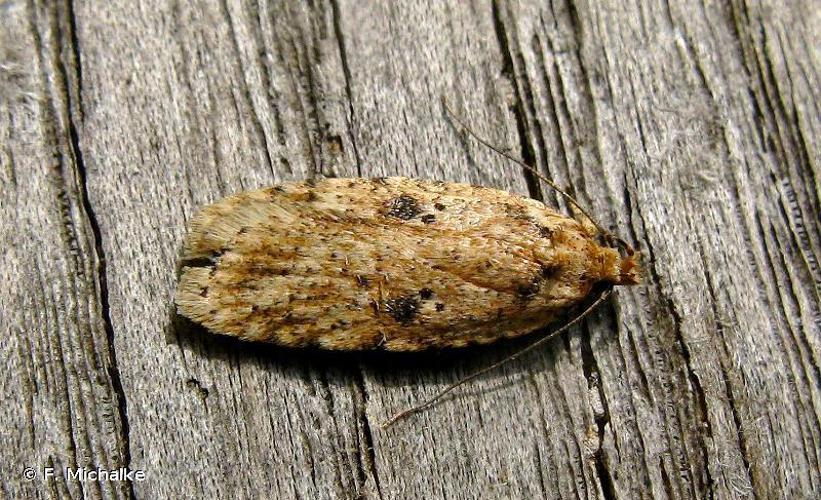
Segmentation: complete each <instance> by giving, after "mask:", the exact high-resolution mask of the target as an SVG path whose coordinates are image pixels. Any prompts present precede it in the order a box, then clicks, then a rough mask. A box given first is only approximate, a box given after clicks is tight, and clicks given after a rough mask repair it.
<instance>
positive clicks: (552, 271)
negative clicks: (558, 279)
mask: <svg viewBox="0 0 821 500" xmlns="http://www.w3.org/2000/svg"><path fill="white" fill-rule="evenodd" d="M561 270H562V267H561V266H559V265H556V264H552V265H543V266H542V277H543V278H545V279H551V278H554V277H555V276H556V275H557V274H559V271H561Z"/></svg>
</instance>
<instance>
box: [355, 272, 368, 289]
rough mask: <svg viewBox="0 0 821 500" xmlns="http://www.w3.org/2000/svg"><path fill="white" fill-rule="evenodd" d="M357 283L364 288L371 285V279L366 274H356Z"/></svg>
mask: <svg viewBox="0 0 821 500" xmlns="http://www.w3.org/2000/svg"><path fill="white" fill-rule="evenodd" d="M356 284H357V285H359V286H361V287H362V288H368V287H369V286H370V285H371V280H369V279H368V278H366V277H364V276H360V275H358V274H357V275H356Z"/></svg>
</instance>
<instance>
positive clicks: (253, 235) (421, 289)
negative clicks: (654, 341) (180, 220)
mask: <svg viewBox="0 0 821 500" xmlns="http://www.w3.org/2000/svg"><path fill="white" fill-rule="evenodd" d="M480 141H481V139H480ZM482 142H483V143H484V141H482ZM485 144H486V143H485ZM491 147H492V146H491ZM494 149H495V148H494ZM497 151H498V150H497ZM499 152H500V151H499ZM500 153H501V152H500ZM501 154H505V153H501ZM506 156H507V155H506ZM514 161H516V160H515V159H514ZM523 166H525V167H526V168H528V169H529V168H530V167H528V166H526V165H523ZM537 175H538V174H537ZM540 177H541V176H540ZM542 179H543V180H545V181H547V182H549V181H548V180H547V179H544V178H542ZM551 185H553V184H552V183H551ZM554 187H555V186H554ZM557 189H558V188H557ZM559 192H560V193H561V194H563V195H565V196H567V195H566V194H565V193H564V192H563V191H561V190H559ZM568 198H569V196H568ZM571 200H572V198H571ZM573 204H574V205H575V206H576V207H578V204H576V203H575V201H573ZM578 208H579V210H581V208H580V207H578ZM636 257H637V256H636V255H634V253H633V251H632V249H631V248H630V247H629V246H628V245H627V244H625V243H623V242H622V241H621V240H619V239H617V238H615V237H613V236H612V235H610V234H609V233H607V232H605V231H603V230H602V229H601V227H600V226H598V225H597V224H595V223H594V222H592V219H584V220H583V221H579V220H576V219H574V218H570V217H567V216H565V215H562V214H560V213H557V212H556V211H553V210H551V209H549V208H547V207H546V206H545V205H544V204H543V203H541V202H539V201H537V200H533V199H529V198H525V197H522V196H518V195H514V194H510V193H507V192H505V191H500V190H497V189H490V188H486V187H481V186H471V185H467V184H458V183H446V182H438V181H429V180H421V179H409V178H403V177H388V178H377V179H361V178H351V179H321V180H315V181H311V180H309V181H303V182H293V183H286V184H282V185H279V186H275V187H271V188H267V189H261V190H256V191H247V192H243V193H239V194H237V195H234V196H230V197H228V198H225V199H223V200H220V201H218V202H216V203H214V204H211V205H208V206H206V207H204V208H203V209H202V210H201V211H200V212H199V214H198V215H197V216H196V217H195V218H194V219H193V221H192V222H191V224H190V231H189V234H188V237H187V240H186V242H185V249H184V257H183V267H182V270H181V277H180V280H179V287H178V291H177V295H176V304H177V307H178V311H179V313H181V314H182V315H183V316H186V317H187V318H189V319H191V320H193V321H194V322H197V323H200V324H202V325H203V326H205V327H206V328H207V329H208V330H210V331H212V332H214V333H218V334H223V335H229V336H233V337H237V338H240V339H243V340H249V341H260V342H272V343H275V344H279V345H282V346H289V347H303V346H316V347H320V348H324V349H336V350H349V351H350V350H366V349H384V350H388V351H419V350H422V349H428V348H443V347H462V346H466V345H469V344H487V343H490V342H493V341H495V340H497V339H500V338H506V337H517V336H520V335H523V334H526V333H529V332H532V331H534V330H536V329H538V328H540V327H543V326H545V325H546V324H548V323H551V322H552V321H554V320H556V319H558V318H560V317H562V316H563V315H565V313H567V311H568V310H570V309H572V308H574V307H576V306H579V305H580V304H582V303H584V302H585V301H586V298H587V297H588V295H589V294H590V293H591V290H594V287H596V286H597V285H598V286H600V287H601V286H602V285H603V288H604V289H605V291H606V293H609V290H610V289H611V288H612V286H613V285H633V284H636V283H638V275H637V271H638V269H637V262H636ZM605 296H606V295H605V294H602V296H601V297H600V299H599V300H598V301H596V303H599V302H600V301H602V300H604V298H605ZM591 308H592V307H591ZM591 308H588V310H586V311H585V312H584V313H583V314H582V315H579V316H577V317H576V319H575V320H573V322H575V321H577V320H578V319H580V318H581V317H582V316H583V315H584V314H586V313H587V312H589V310H590V309H591ZM571 323H572V322H571ZM569 324H570V323H568V324H566V325H565V327H567V326H569ZM564 329H565V328H564V327H563V328H562V330H564ZM554 333H558V332H554ZM543 340H544V339H543ZM538 343H541V341H539V342H538ZM530 347H531V348H532V347H535V345H531V346H530ZM529 349H530V348H527V350H529ZM521 353H522V351H520V352H519V353H517V354H516V355H518V354H521ZM503 361H506V360H503ZM498 364H500V363H497V364H496V365H494V366H491V367H488V368H487V369H485V370H482V371H481V372H479V373H484V372H485V371H487V370H489V369H492V368H494V367H495V366H497V365H498ZM479 373H477V374H474V376H475V375H478V374H479ZM469 378H473V376H471V377H469ZM464 381H465V380H463V381H460V383H462V382H464ZM456 385H458V384H454V386H452V387H450V388H448V389H446V390H445V391H443V393H440V395H439V396H437V398H436V399H438V397H441V396H442V395H444V393H445V392H447V391H449V390H450V389H452V388H453V387H455V386H456ZM429 403H432V401H429V402H428V403H426V404H425V405H422V406H423V407H426V406H429ZM418 409H421V407H417V408H416V409H413V410H410V411H409V412H404V413H403V414H401V415H399V416H403V415H404V414H407V413H410V412H412V411H417V410H418ZM399 416H397V417H399ZM394 420H395V419H394ZM394 420H392V421H394Z"/></svg>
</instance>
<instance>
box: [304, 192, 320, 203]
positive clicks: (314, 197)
mask: <svg viewBox="0 0 821 500" xmlns="http://www.w3.org/2000/svg"><path fill="white" fill-rule="evenodd" d="M318 199H319V197H318V196H317V195H316V193H314V192H313V191H308V193H307V195H306V197H305V201H316V200H318Z"/></svg>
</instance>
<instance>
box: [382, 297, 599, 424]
mask: <svg viewBox="0 0 821 500" xmlns="http://www.w3.org/2000/svg"><path fill="white" fill-rule="evenodd" d="M612 291H613V288H612V287H608V288H606V289H604V291H602V293H601V295H599V298H597V299H596V300H595V301H593V302H592V303H591V304H590V305H589V306H587V308H586V309H585V310H584V311H582V312H580V313H579V314H577V315H576V316H575V317H574V318H573V319H571V320H570V321H568V322H567V323H565V324H564V325H562V326H561V327H560V328H558V329H556V330H554V331H552V332H550V333H549V334H547V335H545V336H544V337H542V338H540V339H538V340H536V341H534V342H532V343H531V344H530V345H528V346H526V347H524V348H522V349H519V350H518V351H516V352H514V353H513V354H511V355H509V356H507V357H505V358H502V359H501V360H499V361H497V362H495V363H493V364H492V365H490V366H486V367H484V368H482V369H481V370H477V371H475V372H473V373H471V374H470V375H468V376H466V377H463V378H461V379H459V380H458V381H456V382H454V383H453V384H451V385H449V386H447V387H446V388H444V389H442V390H441V391H439V393H438V394H436V395H435V396H433V397H432V398H430V399H428V400H427V401H425V402H424V403H422V404H420V405H417V406H414V407H412V408H409V409H407V410H405V411H402V412H399V413H397V414H396V415H394V416H393V417H391V418H389V419H388V420H387V421H385V423H383V424H382V428H383V429H387V428H388V427H390V426H391V425H393V424H395V423H396V422H398V421H400V420H403V419H405V418H407V417H409V416H411V415H413V414H415V413H419V412H421V411H424V410H427V409H428V408H430V407H431V406H433V405H434V404H436V402H437V401H439V400H440V399H442V398H443V397H444V396H445V395H447V394H448V393H449V392H451V391H452V390H454V389H456V388H457V387H459V386H461V385H464V384H466V383H468V382H470V381H471V380H473V379H475V378H477V377H480V376H482V375H484V374H485V373H487V372H489V371H491V370H495V369H496V368H499V367H500V366H502V365H505V364H507V363H509V362H510V361H513V360H514V359H516V358H518V357H519V356H521V355H522V354H525V353H527V352H530V351H532V350H533V349H535V348H537V347H539V346H540V345H542V344H544V343H545V342H547V341H548V340H550V339H553V338H555V337H556V336H558V335H560V334H561V333H563V332H565V331H567V329H569V328H570V327H571V326H573V325H575V324H576V323H578V322H579V321H581V320H582V319H584V317H585V316H587V315H588V314H590V313H591V312H592V311H593V310H594V309H595V308H596V307H597V306H598V305H599V304H601V303H602V302H604V301H605V300H606V299H607V297H609V296H610V293H611V292H612Z"/></svg>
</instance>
